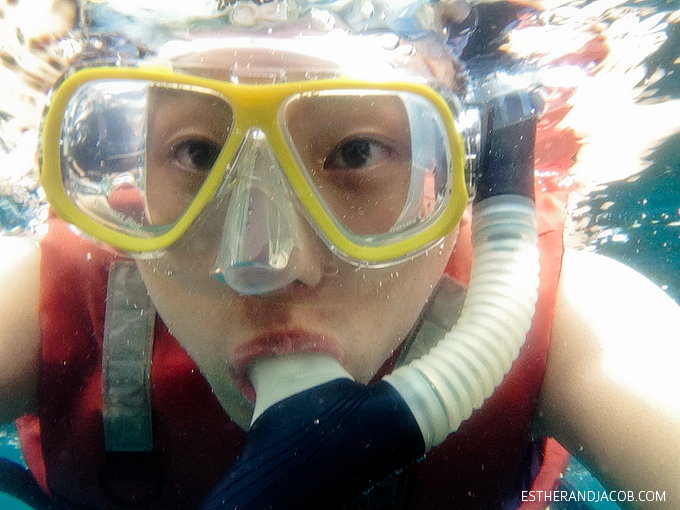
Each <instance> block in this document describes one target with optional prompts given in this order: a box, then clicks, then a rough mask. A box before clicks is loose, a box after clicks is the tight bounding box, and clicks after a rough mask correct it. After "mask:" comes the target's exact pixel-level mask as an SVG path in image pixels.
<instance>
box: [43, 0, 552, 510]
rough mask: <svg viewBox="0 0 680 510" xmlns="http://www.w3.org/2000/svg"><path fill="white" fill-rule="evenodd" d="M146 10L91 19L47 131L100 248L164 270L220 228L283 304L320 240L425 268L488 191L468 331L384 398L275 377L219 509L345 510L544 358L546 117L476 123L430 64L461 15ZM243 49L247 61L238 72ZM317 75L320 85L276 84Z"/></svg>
mask: <svg viewBox="0 0 680 510" xmlns="http://www.w3.org/2000/svg"><path fill="white" fill-rule="evenodd" d="M136 3H138V2H136ZM124 4H125V3H124V2H121V3H120V4H118V3H115V4H114V2H111V3H106V2H104V3H99V2H97V3H91V4H87V5H86V6H85V9H84V10H83V14H84V16H85V18H86V19H87V20H88V26H89V27H90V29H91V30H92V33H89V34H87V36H86V37H85V49H84V51H83V54H82V57H81V58H80V59H79V62H78V63H77V64H76V65H75V66H74V68H73V70H72V72H71V73H70V74H69V75H68V76H66V77H65V79H64V80H63V81H62V82H61V83H60V85H59V86H58V87H57V88H56V89H55V91H54V93H53V96H52V97H51V100H50V105H49V109H48V111H47V114H46V117H45V122H44V132H43V139H42V170H41V180H42V183H43V186H44V188H45V191H46V194H47V197H48V199H49V201H50V203H51V205H52V207H53V209H54V210H55V212H56V213H57V214H58V215H59V216H61V217H62V218H64V219H65V220H66V221H68V222H69V223H71V224H73V225H74V226H75V227H76V228H78V229H79V230H81V231H82V232H84V233H86V234H87V235H89V236H91V237H94V238H96V239H98V240H100V241H103V242H105V243H107V244H108V245H110V246H112V247H114V248H117V249H119V250H123V251H125V252H131V253H134V254H136V255H135V256H141V257H158V256H161V255H162V254H163V252H164V250H166V249H169V247H171V246H172V245H173V244H174V243H177V242H180V240H181V239H183V238H185V237H186V236H187V235H191V233H192V232H193V231H194V229H195V231H197V232H198V231H200V229H201V228H202V227H203V226H204V225H203V224H202V222H208V221H209V220H205V219H204V218H205V217H207V216H209V217H210V218H212V217H214V216H217V217H220V218H221V220H220V222H219V225H218V227H217V228H216V230H217V231H218V232H219V233H220V234H219V235H218V236H215V237H216V238H217V237H218V238H219V239H220V240H219V246H218V248H217V250H216V260H215V265H214V269H213V271H214V275H215V277H216V278H217V279H218V280H220V281H222V282H223V283H225V284H227V285H229V286H230V287H231V288H233V289H234V290H235V291H237V292H239V293H242V294H263V293H267V292H271V291H273V290H276V289H279V288H282V287H283V286H285V285H287V284H288V283H290V282H291V281H294V279H295V273H294V271H293V269H292V268H294V267H295V257H296V248H300V247H301V245H303V244H304V243H305V242H306V241H305V237H304V235H303V234H302V233H301V232H302V231H304V229H306V228H309V229H311V230H312V231H313V232H314V234H315V235H316V236H317V237H318V238H319V239H320V240H321V241H322V242H323V243H324V245H325V246H326V247H327V248H328V249H329V250H330V251H331V252H332V253H334V254H335V255H337V256H338V257H339V258H340V259H342V260H344V261H345V262H348V263H351V264H354V265H356V266H361V267H371V266H375V267H384V266H386V265H391V264H397V263H400V262H403V261H404V260H407V259H409V258H412V257H415V256H418V255H419V254H420V253H421V252H424V251H426V250H427V249H429V248H431V247H432V246H434V245H435V244H437V243H438V242H439V241H440V240H441V239H442V238H443V237H444V236H446V235H447V234H448V233H449V232H450V231H451V230H452V229H453V228H454V227H455V226H456V225H457V224H458V222H459V221H460V218H461V216H462V214H463V210H464V208H465V206H466V204H467V203H468V189H471V179H470V176H471V175H476V179H477V184H476V188H477V193H476V198H475V206H474V212H473V244H474V255H473V256H474V261H473V272H472V275H471V283H470V288H469V290H468V295H467V298H466V303H465V305H464V309H463V311H462V314H461V318H460V319H459V321H458V323H457V324H456V326H455V327H454V329H452V330H451V332H449V333H448V334H447V335H446V336H445V337H444V338H443V339H442V340H441V341H440V342H439V344H438V345H437V346H436V347H435V348H434V349H433V350H432V351H431V352H430V353H429V354H428V355H426V356H425V357H423V358H422V359H420V360H417V361H415V362H414V363H412V364H411V365H410V366H408V367H401V368H399V369H397V370H396V371H395V372H393V373H392V374H390V375H389V376H387V377H386V378H385V379H384V380H383V381H381V382H380V383H379V384H376V385H373V386H363V385H360V384H358V383H355V382H353V381H351V377H350V376H349V374H348V373H347V372H345V371H344V370H343V369H342V367H340V366H339V365H338V364H337V362H336V361H335V360H334V359H332V358H329V357H326V356H323V355H317V354H304V355H291V356H284V357H281V358H275V359H265V360H262V361H258V362H256V363H255V365H254V367H253V370H252V374H251V375H252V382H253V385H254V386H255V389H256V393H257V402H256V408H255V412H254V415H253V422H252V426H251V429H250V432H249V435H248V440H247V443H246V447H245V448H244V450H243V452H242V454H241V456H240V458H239V460H238V461H237V462H236V463H234V465H233V466H232V467H231V468H230V471H229V472H228V473H227V474H226V475H225V478H224V481H223V483H222V484H221V485H220V487H218V488H217V489H216V491H215V493H214V495H213V496H211V497H210V498H209V499H208V500H207V501H206V506H205V508H307V507H310V506H319V505H320V501H321V500H323V499H326V500H327V501H340V500H341V499H342V497H341V496H340V495H339V494H338V492H337V491H338V490H340V489H339V488H341V490H344V491H348V492H347V493H348V494H351V493H352V491H354V490H356V489H357V488H361V487H363V485H364V484H365V483H366V481H367V480H375V479H377V477H380V476H382V475H384V474H388V473H389V472H390V470H394V469H398V468H400V467H401V466H403V465H405V464H406V463H409V462H411V461H413V460H415V459H416V458H418V457H419V456H421V455H422V454H423V453H424V452H425V451H427V450H428V449H429V448H431V447H432V446H434V445H436V444H438V443H440V442H442V441H443V440H444V439H445V438H446V437H447V435H448V434H450V433H451V432H453V431H455V430H456V429H457V428H458V426H459V425H460V423H461V422H462V421H463V420H465V419H466V418H467V417H469V416H470V414H471V413H472V411H473V410H474V409H475V408H478V407H480V406H481V405H482V403H483V402H484V400H485V399H486V398H488V397H489V396H490V395H491V393H492V392H493V390H494V388H495V387H496V386H498V384H500V382H501V380H502V378H503V376H504V375H505V374H506V373H507V372H508V371H509V369H510V365H511V364H512V361H513V360H514V359H515V357H516V356H517V354H518V352H519V348H520V347H521V345H522V343H523V342H524V339H525V337H526V333H527V331H528V330H529V326H530V322H531V317H532V315H533V310H534V304H535V300H536V297H537V291H536V288H537V283H538V280H537V278H538V277H537V274H538V262H537V260H538V256H537V252H536V249H535V242H536V227H535V216H534V212H533V204H532V200H531V197H532V186H533V175H532V170H533V152H532V148H533V130H534V128H535V119H536V113H537V105H536V104H535V103H534V102H533V101H532V99H531V98H530V97H529V96H528V95H523V94H516V95H513V96H510V97H504V98H497V97H490V98H485V102H486V103H487V106H486V107H485V108H483V109H482V111H483V112H484V115H483V122H482V126H481V127H480V125H479V123H477V122H475V121H476V120H478V119H479V114H478V113H479V111H480V110H479V109H478V108H476V107H475V108H470V109H465V108H463V106H461V102H460V99H459V95H457V94H456V92H460V91H458V90H455V89H457V87H458V84H459V82H458V81H457V79H456V78H457V76H456V73H457V72H458V71H459V68H458V67H456V66H451V67H449V68H448V69H449V70H450V71H451V75H453V76H452V79H450V80H442V79H438V77H437V76H434V74H433V72H432V70H431V69H430V68H429V67H428V65H426V63H427V62H428V60H429V59H430V57H431V59H432V60H433V61H440V62H455V59H453V56H452V55H451V53H450V50H449V49H448V48H447V46H446V45H445V44H444V41H445V39H446V36H447V30H448V28H447V25H446V23H445V22H442V19H446V16H443V15H442V9H444V10H445V7H446V4H445V3H430V2H414V3H411V2H404V3H403V4H402V3H400V4H398V5H397V4H395V3H382V2H374V3H371V4H370V5H369V4H368V3H367V2H342V3H335V2H331V3H328V4H326V3H323V4H322V3H316V2H309V3H306V2H292V1H291V2H271V3H265V4H262V5H256V4H253V3H250V2H241V1H237V2H234V3H230V4H228V5H213V4H212V2H198V4H200V5H193V4H192V5H191V9H192V13H191V16H192V18H191V20H190V21H189V22H187V21H186V13H184V12H179V11H178V12H175V13H167V12H166V13H165V14H167V18H165V17H164V16H162V15H160V14H158V13H156V12H155V11H154V10H150V11H148V12H146V13H145V11H143V10H142V11H140V10H139V8H135V9H134V10H133V11H132V12H134V16H131V17H128V16H127V14H126V11H125V10H124V8H119V9H116V7H119V6H120V5H124ZM183 5H185V6H186V5H187V4H185V3H183ZM202 9H203V10H202ZM114 20H116V21H114ZM159 20H160V21H159ZM112 23H113V24H114V27H113V30H111V29H110V28H109V27H110V25H111V24H112ZM145 23H148V26H145ZM149 27H153V30H150V28H149ZM433 29H434V30H433ZM98 32H105V33H111V32H114V33H118V34H120V35H122V36H123V37H122V38H111V37H108V36H107V37H102V36H99V35H97V34H98ZM180 34H184V35H180ZM139 41H144V45H142V44H141V43H140V42H139ZM227 48H229V49H230V50H231V52H232V54H233V55H234V57H233V59H232V60H230V62H229V65H228V66H225V65H224V64H223V63H222V64H220V65H217V66H216V65H215V64H216V63H215V62H214V61H211V58H212V56H213V55H214V53H213V52H214V51H215V50H219V51H220V52H222V53H224V50H225V49H227ZM296 55H299V56H300V58H303V57H304V59H306V60H302V61H303V62H304V64H302V65H300V66H299V67H298V68H295V67H290V66H281V65H277V64H276V60H277V59H279V58H285V59H287V61H290V57H294V56H296ZM185 57H190V58H185ZM310 62H314V63H315V65H311V64H310ZM365 63H367V64H368V65H366V64H365ZM451 75H450V76H451ZM486 99H488V100H489V101H486ZM357 126H361V129H360V130H358V129H357ZM480 134H483V135H484V136H481V135H480ZM480 136H481V139H482V142H481V145H482V147H483V149H482V150H481V151H480V154H479V157H477V156H478V155H477V154H475V150H474V149H475V147H476V146H477V145H479V139H480ZM520 145H521V150H517V147H518V146H520ZM475 159H479V162H478V164H477V166H478V167H479V168H480V169H481V170H482V171H481V172H475V171H473V170H474V169H473V166H474V165H472V164H471V162H473V161H475ZM366 170H369V171H366ZM214 211H219V212H220V213H223V214H213V213H214ZM386 423H389V424H390V426H389V427H385V424H386ZM386 429H387V430H386ZM338 431H341V433H335V432H338ZM356 445H361V447H357V448H355V447H354V446H356ZM366 445H369V447H368V450H367V449H365V447H366ZM397 445H398V447H397ZM340 451H341V452H343V455H341V456H340V457H342V461H341V462H335V464H334V468H333V473H332V474H331V475H332V476H329V474H328V473H327V469H326V466H327V465H328V463H329V459H330V458H334V459H336V460H337V458H338V457H339V456H338V452H340ZM282 465H285V466H286V467H285V469H283V470H281V469H279V468H280V467H281V466H282ZM263 473H270V474H271V476H270V475H269V474H268V475H265V476H263ZM303 483H304V486H305V487H314V490H309V491H299V490H298V489H299V487H300V486H301V484H303ZM329 487H332V488H333V490H329ZM321 506H322V504H321Z"/></svg>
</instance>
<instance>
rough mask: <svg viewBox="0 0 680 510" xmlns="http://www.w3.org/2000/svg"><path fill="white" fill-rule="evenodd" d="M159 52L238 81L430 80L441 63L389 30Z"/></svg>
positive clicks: (203, 72) (230, 41)
mask: <svg viewBox="0 0 680 510" xmlns="http://www.w3.org/2000/svg"><path fill="white" fill-rule="evenodd" d="M159 56H160V57H161V58H162V59H163V60H165V61H169V62H171V63H172V65H173V67H174V68H175V69H176V70H177V71H180V72H185V73H188V74H194V75H198V76H204V77H207V78H216V79H221V80H227V81H232V82H236V83H238V82H250V83H252V82H264V83H277V82H283V81H305V80H314V79H323V78H333V77H337V76H340V75H342V76H348V77H352V78H360V79H367V80H371V81H402V80H405V81H414V80H415V81H426V82H430V81H433V80H437V76H436V73H433V69H438V68H441V65H442V63H441V62H440V63H439V64H437V65H435V66H433V65H432V58H431V57H430V56H428V54H427V52H426V51H425V50H424V49H421V48H419V47H418V46H417V45H415V44H413V43H410V42H405V41H402V40H400V39H399V38H397V37H396V36H393V35H391V34H382V35H380V36H361V37H347V36H345V37H330V36H328V35H324V36H306V37H298V38H296V39H280V38H250V37H219V38H210V39H203V40H196V41H191V42H182V43H171V44H169V45H167V46H166V47H165V48H163V49H162V51H161V53H160V55H159ZM441 60H442V62H443V61H444V59H441ZM444 65H445V63H444ZM437 81H439V80H437ZM444 84H445V85H446V83H444Z"/></svg>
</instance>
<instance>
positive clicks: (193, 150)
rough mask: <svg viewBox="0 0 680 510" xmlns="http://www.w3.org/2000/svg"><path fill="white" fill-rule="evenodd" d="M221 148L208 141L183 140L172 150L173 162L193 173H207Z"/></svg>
mask: <svg viewBox="0 0 680 510" xmlns="http://www.w3.org/2000/svg"><path fill="white" fill-rule="evenodd" d="M221 150H222V147H221V146H220V145H218V144H216V143H214V142H211V141H209V140H199V139H193V140H185V141H183V142H180V143H178V144H177V145H175V146H174V147H173V148H172V157H173V159H174V161H175V162H176V163H177V164H178V165H180V166H181V167H182V168H185V169H188V170H190V171H193V172H200V173H207V172H209V171H210V170H211V169H212V167H213V165H214V164H215V161H216V160H217V156H219V154H220V151H221Z"/></svg>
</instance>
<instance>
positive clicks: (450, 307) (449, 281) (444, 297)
mask: <svg viewBox="0 0 680 510" xmlns="http://www.w3.org/2000/svg"><path fill="white" fill-rule="evenodd" d="M466 290H467V289H466V288H465V287H464V286H463V285H461V284H460V283H458V282H457V281H456V280H454V279H453V278H451V277H450V276H448V275H444V276H443V277H442V279H441V280H440V281H439V284H438V285H437V288H436V289H435V290H434V292H433V293H432V296H430V300H429V301H428V303H427V306H425V308H423V311H422V312H421V314H420V318H419V319H418V321H417V322H416V325H415V326H414V328H413V329H412V330H411V333H410V334H409V336H408V337H407V338H406V340H405V341H404V349H403V350H402V352H401V355H400V356H399V359H398V360H397V363H396V364H397V366H401V365H408V364H409V363H410V362H411V361H413V360H416V359H419V358H422V357H423V356H424V355H425V354H427V353H428V352H429V351H430V349H432V348H433V347H434V346H435V345H437V344H438V343H439V340H441V339H442V338H444V336H445V335H446V334H447V333H448V332H449V331H451V328H453V326H454V325H455V324H456V321H457V320H458V317H460V312H461V310H462V308H463V301H465V292H466Z"/></svg>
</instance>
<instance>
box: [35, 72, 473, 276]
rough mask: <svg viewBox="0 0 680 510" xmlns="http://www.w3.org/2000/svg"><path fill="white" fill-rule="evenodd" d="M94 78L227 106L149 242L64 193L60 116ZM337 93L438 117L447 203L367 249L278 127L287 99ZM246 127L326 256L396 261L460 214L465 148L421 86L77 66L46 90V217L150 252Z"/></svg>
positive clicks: (192, 213) (183, 220) (173, 228)
mask: <svg viewBox="0 0 680 510" xmlns="http://www.w3.org/2000/svg"><path fill="white" fill-rule="evenodd" d="M97 80H131V81H134V80H139V81H145V82H161V83H163V84H167V85H169V86H172V85H177V86H181V87H200V88H202V89H209V90H211V91H214V92H215V93H217V94H219V95H221V96H223V97H224V98H226V99H227V100H228V103H229V105H230V106H231V107H232V108H233V112H234V118H233V127H232V129H231V131H230V134H229V137H228V139H227V141H226V144H225V146H224V148H223V150H222V151H221V152H220V154H219V156H218V157H217V160H216V161H215V163H214V165H213V167H212V170H211V171H210V172H209V174H208V176H207V177H206V179H205V181H204V183H203V185H202V186H201V188H200V190H199V191H198V193H197V194H196V195H195V197H194V199H193V201H192V202H191V203H190V204H189V206H188V207H187V208H186V209H185V211H184V213H183V214H182V215H181V216H180V217H179V218H178V219H177V220H176V221H175V222H174V223H173V224H171V225H170V226H169V227H168V228H167V230H164V231H162V232H160V233H158V235H154V236H153V237H137V236H134V235H130V234H127V233H124V232H121V231H118V230H116V229H113V228H110V227H108V226H106V225H103V224H102V223H101V222H98V221H97V220H96V219H93V218H92V217H90V216H88V215H87V214H86V213H85V212H83V211H82V210H81V209H79V208H78V206H77V205H76V204H75V203H74V202H73V200H72V199H71V198H70V197H69V194H68V191H67V190H66V189H65V187H64V183H63V178H62V165H61V141H62V122H63V119H64V114H65V111H66V109H67V106H68V102H69V100H70V98H71V97H72V96H73V94H74V93H75V92H76V91H77V90H78V89H79V87H81V86H83V85H84V84H86V83H88V82H92V81H97ZM343 89H346V90H352V89H357V90H376V91H396V92H408V93H412V94H415V95H417V96H420V97H422V98H424V99H425V100H427V101H428V102H429V103H430V104H431V105H433V106H434V107H435V108H436V110H437V112H438V114H439V116H440V117H441V119H442V122H443V125H444V128H445V131H446V136H447V138H448V144H449V150H450V161H451V168H450V169H449V170H448V171H449V172H450V175H449V183H450V197H449V198H448V202H447V203H446V204H445V206H444V208H443V210H442V212H441V213H440V214H439V215H438V217H437V218H436V219H435V220H434V221H432V222H430V223H429V224H427V225H426V226H425V227H424V228H423V229H422V230H419V231H417V232H415V233H414V234H413V235H412V236H410V237H408V238H405V239H397V240H395V241H394V242H391V243H386V244H382V245H373V246H371V245H366V244H360V243H357V242H356V241H355V240H352V239H350V238H349V237H348V236H347V235H346V234H345V233H344V232H343V231H342V228H340V227H339V226H338V225H337V224H336V223H335V222H334V221H333V219H332V218H331V217H330V215H329V214H328V212H327V211H326V210H325V208H324V206H323V204H322V203H321V202H320V200H319V198H318V197H317V192H316V191H315V190H314V189H313V188H312V186H311V185H310V183H309V182H308V180H307V179H306V178H305V175H304V173H303V171H302V170H301V169H300V168H299V166H298V164H297V162H296V159H295V156H294V155H293V154H292V153H291V150H290V148H289V145H288V143H287V142H286V139H285V136H284V134H283V132H282V130H281V126H280V125H279V110H280V108H281V105H282V104H283V103H284V102H285V101H286V100H287V99H288V98H290V97H291V96H293V95H295V94H300V93H305V92H315V91H328V90H343ZM251 128H257V129H260V130H261V131H262V132H263V133H264V134H265V135H266V137H267V139H268V141H269V143H270V145H271V147H272V149H273V151H274V154H275V155H276V157H277V159H278V163H279V164H280V166H281V168H282V169H283V171H284V173H285V175H286V177H287V179H288V181H289V183H290V185H291V187H292V189H293V190H294V191H295V194H296V196H297V199H298V200H299V201H300V203H301V204H302V206H303V207H304V210H305V211H306V212H307V214H308V216H309V219H310V220H311V221H312V222H313V226H315V227H316V228H315V230H316V231H317V232H318V233H320V234H322V236H323V237H324V238H325V241H326V242H327V243H328V244H329V246H332V249H333V251H335V252H337V253H339V254H340V255H341V256H342V257H343V258H345V259H348V260H351V261H355V262H357V263H360V264H361V263H366V264H369V265H370V264H389V263H390V262H393V261H398V260H400V259H403V258H404V257H406V256H408V255H410V254H413V253H416V252H418V251H419V250H421V249H423V248H424V247H427V246H431V245H432V244H433V243H435V242H437V241H438V240H439V239H441V238H443V237H444V236H446V235H447V234H448V233H449V232H451V231H452V230H453V228H455V226H456V225H457V224H458V222H459V221H460V219H461V217H462V215H463V211H464V209H465V206H466V204H467V187H466V183H465V150H464V143H463V138H462V136H461V134H460V133H459V131H458V130H457V128H456V120H455V117H454V114H453V113H452V111H451V107H450V106H449V104H448V103H447V101H446V100H445V99H444V98H443V97H442V96H441V95H440V94H439V93H438V92H437V91H435V90H434V89H433V88H431V87H429V86H427V85H425V84H423V83H413V82H406V81H398V82H377V81H366V80H359V79H353V78H347V77H340V78H333V79H321V80H312V81H297V82H287V83H274V84H235V83H231V82H225V81H220V80H216V79H212V78H204V77H198V76H193V75H187V74H181V73H178V72H175V71H173V70H172V69H171V68H169V67H167V68H166V67H154V68H144V67H134V68H125V67H90V68H85V69H82V70H79V71H76V72H74V73H73V74H72V75H70V76H68V77H67V78H66V79H65V80H64V81H63V82H62V83H61V84H60V85H59V86H58V87H57V88H56V89H55V90H54V91H53V95H52V97H51V100H50V102H49V106H48V108H47V111H46V114H45V117H44V123H43V131H42V152H41V158H42V164H41V172H40V181H41V184H42V186H43V188H44V190H45V194H46V196H47V199H48V201H49V202H50V204H51V206H52V209H53V210H54V212H55V213H56V214H57V215H58V216H59V217H61V218H62V219H64V220H65V221H66V222H68V223H71V224H72V225H74V226H75V227H77V228H78V229H80V230H81V231H82V232H84V233H86V234H88V235H89V236H91V237H94V238H95V239H97V240H99V241H101V242H103V243H106V244H108V245H110V246H112V247H114V248H116V249H119V250H122V251H125V252H131V253H143V252H158V251H160V250H163V249H165V248H167V247H169V246H170V245H172V244H173V243H174V242H176V241H177V240H178V239H179V238H180V237H181V236H182V235H183V234H184V233H185V232H186V231H187V229H188V228H189V227H190V225H191V224H192V223H193V222H194V220H195V219H196V218H197V216H198V215H199V214H200V212H201V211H202V210H203V208H204V207H205V206H206V205H207V204H208V203H209V202H210V201H211V199H212V198H213V197H214V196H215V194H216V193H217V191H218V189H219V188H220V185H221V184H222V182H223V180H224V178H225V174H226V172H227V171H228V169H229V167H230V163H231V161H232V160H233V158H234V155H235V154H236V152H237V150H238V148H239V145H240V143H241V141H242V139H243V137H244V135H245V133H246V132H247V131H248V130H249V129H251Z"/></svg>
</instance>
